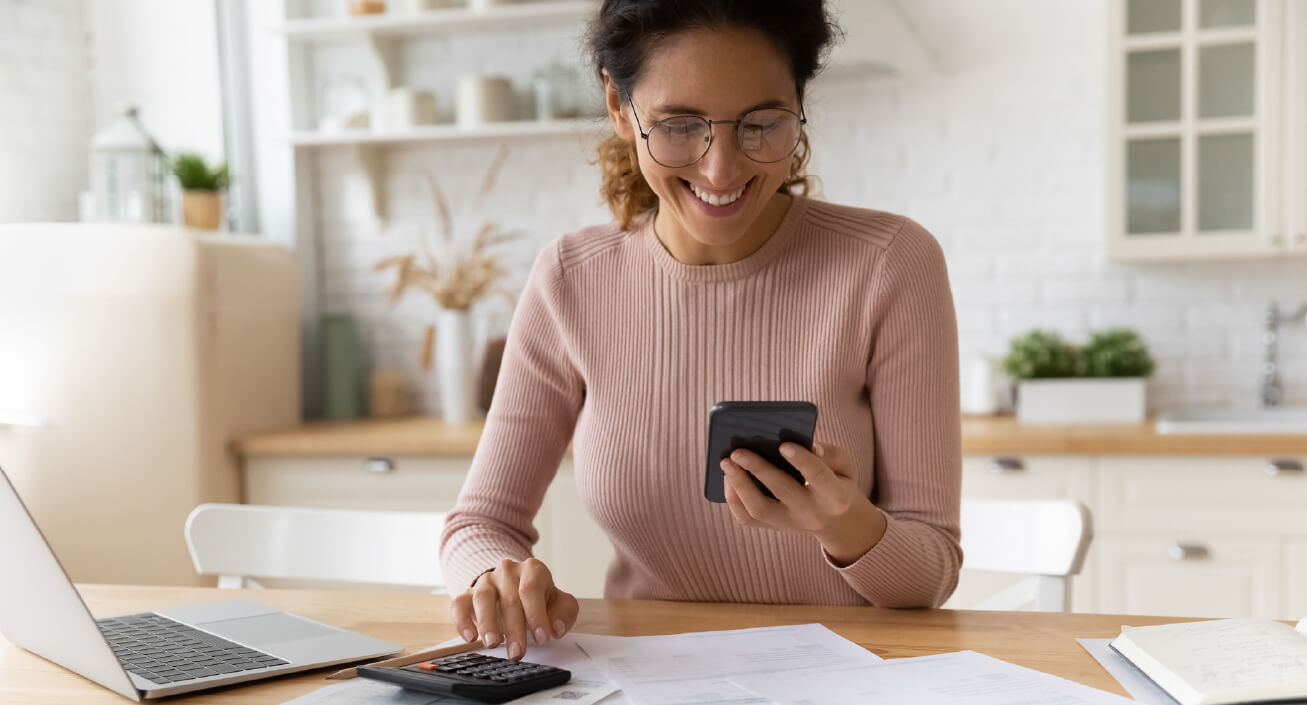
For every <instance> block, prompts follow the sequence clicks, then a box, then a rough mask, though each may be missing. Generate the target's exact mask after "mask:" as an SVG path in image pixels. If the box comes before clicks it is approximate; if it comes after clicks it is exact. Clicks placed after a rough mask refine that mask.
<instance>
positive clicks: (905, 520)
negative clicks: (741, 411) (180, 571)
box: [441, 197, 962, 606]
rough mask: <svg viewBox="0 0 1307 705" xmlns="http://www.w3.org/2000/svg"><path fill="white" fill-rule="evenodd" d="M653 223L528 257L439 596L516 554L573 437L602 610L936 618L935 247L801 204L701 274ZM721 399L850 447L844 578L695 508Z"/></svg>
mask: <svg viewBox="0 0 1307 705" xmlns="http://www.w3.org/2000/svg"><path fill="white" fill-rule="evenodd" d="M652 220H653V219H652V218H649V217H646V218H643V219H641V220H638V221H636V223H635V224H633V226H632V228H631V229H630V230H628V231H623V230H621V229H619V228H618V227H617V226H616V225H608V226H602V227H591V228H586V229H583V230H581V231H579V232H575V233H572V234H570V235H565V236H563V237H562V238H560V239H558V240H555V241H554V242H553V243H551V244H550V245H549V246H548V247H546V248H545V249H544V251H543V252H542V253H541V254H540V256H539V257H538V259H537V260H536V263H535V266H534V267H533V269H532V271H531V275H530V278H529V280H528V284H527V287H526V290H525V292H524V293H523V295H522V298H521V301H520V302H519V304H518V308H517V310H516V312H515V314H514V318H513V323H512V326H511V329H510V332H509V337H508V347H507V350H506V351H505V353H504V359H503V367H502V369H501V371H500V375H499V381H498V384H497V387H496V390H495V397H494V403H493V404H492V406H491V410H490V413H489V415H488V418H487V419H486V425H485V431H484V435H483V436H482V438H481V442H480V444H479V445H478V446H477V451H476V456H475V458H474V460H473V461H472V467H471V470H470V471H469V474H468V477H467V481H466V483H465V484H464V486H463V489H462V492H461V494H460V495H459V498H458V503H457V506H456V507H455V508H454V510H453V511H452V512H451V513H450V515H449V517H448V521H447V523H446V527H445V531H444V535H443V536H442V540H441V561H442V563H443V566H444V570H445V576H446V579H447V581H448V584H449V587H450V590H451V591H452V592H453V593H454V594H458V593H460V592H462V591H463V590H465V589H466V588H467V586H468V584H469V583H470V582H471V580H472V579H473V578H474V577H475V576H476V575H477V574H478V573H480V572H481V571H483V570H485V569H486V568H490V567H493V566H494V565H496V564H497V563H498V562H499V561H500V560H502V559H504V558H512V559H517V560H521V559H525V558H526V557H528V556H530V555H531V546H532V545H533V544H534V543H535V541H536V539H537V533H536V531H535V529H534V528H533V526H532V520H533V518H534V516H535V513H536V511H537V510H538V509H539V507H540V504H541V501H542V499H543V496H544V493H545V490H546V488H547V487H548V485H549V482H550V481H551V480H552V479H553V477H554V475H555V473H556V471H557V468H558V464H559V461H560V460H561V458H562V456H563V453H564V452H565V450H566V447H567V444H568V442H569V441H572V443H573V464H574V468H575V474H576V483H577V489H578V491H579V494H580V497H581V500H582V502H583V503H584V505H585V507H586V508H587V510H588V511H589V513H590V515H591V516H592V517H593V518H594V520H595V521H596V522H597V523H598V525H599V526H600V527H601V528H602V529H603V530H604V531H605V532H606V533H607V534H608V538H609V539H610V540H611V541H612V543H613V546H614V548H615V549H616V558H615V559H614V561H613V563H612V564H611V565H610V566H609V569H608V576H607V585H606V588H605V594H606V595H607V596H608V597H614V598H646V599H667V600H696V601H721V602H758V603H805V604H829V605H864V604H872V605H879V606H937V605H939V604H940V603H942V602H943V601H944V600H945V599H946V598H947V597H948V596H949V594H950V593H952V591H953V588H954V586H955V585H956V582H957V573H958V567H959V566H960V564H961V562H962V558H961V550H960V548H959V546H958V508H959V495H960V485H961V441H960V429H959V418H960V417H959V409H958V404H959V402H958V386H957V385H958V381H957V376H958V359H957V323H956V319H955V315H954V311H953V299H952V295H951V293H950V290H949V282H948V276H947V272H946V269H945V264H944V257H943V254H942V253H941V251H940V248H939V245H938V244H937V243H936V242H935V240H934V238H933V237H931V235H930V234H929V233H928V232H926V231H925V230H924V229H923V228H922V227H921V226H920V225H918V224H917V223H915V222H913V221H912V220H909V219H907V218H904V217H902V216H898V215H893V214H890V213H884V212H880V211H873V210H864V209H859V208H852V207H847V206H839V205H833V204H829V203H824V202H820V201H814V200H810V199H806V198H802V197H796V198H795V199H794V200H793V202H792V204H791V205H790V208H789V211H788V212H787V213H786V215H785V217H784V219H783V221H782V222H781V224H780V226H779V227H778V228H777V230H776V232H775V233H774V234H773V235H772V236H771V238H769V239H768V240H767V242H766V243H765V244H763V246H762V247H761V248H760V249H758V250H757V251H756V252H754V253H753V254H751V255H749V256H748V257H746V258H744V259H742V260H740V261H737V262H733V263H730V264H724V265H707V266H695V265H687V264H683V263H681V262H679V261H677V260H676V259H675V258H673V257H672V256H671V255H670V254H669V253H668V252H667V250H666V249H664V248H663V246H662V244H661V243H660V242H659V240H658V238H657V236H656V235H655V234H654V231H653V225H652ZM727 400H807V401H811V402H814V403H815V404H816V405H817V407H818V409H819V413H818V421H817V431H816V439H817V440H818V441H825V442H829V443H834V444H836V445H840V446H843V447H844V448H846V449H848V451H849V453H850V454H851V456H852V458H853V459H854V464H855V472H856V477H857V483H858V486H859V487H860V488H861V490H862V491H863V492H865V493H866V494H867V495H868V496H869V497H870V498H871V499H872V500H873V501H874V502H875V504H876V506H878V507H879V508H880V509H881V511H882V512H883V513H884V514H885V515H886V517H887V519H888V528H887V529H886V532H885V535H884V538H882V539H881V540H880V542H879V543H878V544H877V545H876V546H875V547H873V548H872V549H871V550H870V551H868V552H867V553H866V554H865V555H863V556H862V558H860V559H858V560H857V561H856V562H854V563H853V564H851V565H848V566H843V567H840V566H837V565H836V564H834V563H832V562H831V561H830V560H829V558H828V557H827V556H826V554H825V552H824V551H823V550H822V548H821V545H820V544H819V543H818V541H817V540H816V538H814V537H813V536H812V535H810V534H801V533H788V532H779V531H773V530H769V529H760V528H749V527H741V526H739V525H737V524H736V523H735V522H734V521H733V520H732V518H731V514H730V510H729V509H728V508H727V506H726V505H724V504H713V503H710V502H708V501H707V500H705V499H704V497H703V483H704V467H705V464H706V460H705V458H706V453H707V447H708V410H709V409H710V408H711V407H712V405H713V404H714V403H716V402H718V401H727ZM559 587H560V588H562V589H564V590H566V589H568V586H567V585H565V584H561V585H559Z"/></svg>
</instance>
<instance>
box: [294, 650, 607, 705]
mask: <svg viewBox="0 0 1307 705" xmlns="http://www.w3.org/2000/svg"><path fill="white" fill-rule="evenodd" d="M573 639H574V635H568V636H565V637H563V638H562V639H559V640H557V641H553V642H550V643H549V644H548V645H546V646H531V647H529V648H528V650H527V654H526V658H525V660H526V661H530V662H532V663H541V664H545V665H546V666H556V667H558V668H565V669H567V670H569V671H571V672H572V680H571V681H569V682H567V683H565V684H563V685H560V686H558V687H556V688H549V689H547V690H541V691H538V692H535V693H532V694H530V695H526V696H523V697H521V698H518V699H516V700H514V701H513V703H514V705H519V704H520V705H541V704H542V703H567V705H593V704H594V703H597V702H599V701H600V700H604V698H607V697H608V696H609V695H612V694H613V693H616V692H617V686H616V685H615V684H614V683H613V682H612V681H611V680H609V679H608V677H607V676H606V675H604V672H603V670H602V669H601V668H599V666H598V665H597V664H596V663H595V662H594V661H592V660H591V659H590V657H588V656H586V654H585V652H584V651H582V650H581V649H579V648H577V646H576V643H575V642H574V641H573ZM461 643H463V640H462V639H450V640H449V641H447V642H444V643H443V644H439V645H438V646H453V645H455V644H461ZM430 648H437V647H430ZM477 653H480V654H488V655H490V656H498V657H500V658H507V653H506V649H505V647H502V646H501V647H499V648H498V649H485V650H483V651H478V652H477ZM618 702H620V701H619V700H614V699H609V700H604V705H613V703H618ZM436 703H439V705H484V703H479V702H478V701H475V700H468V699H466V698H459V697H455V696H452V695H432V694H430V693H419V692H415V691H411V690H404V689H403V688H401V687H400V686H398V685H395V684H393V683H384V682H381V681H374V680H369V679H367V678H354V679H352V680H348V681H345V682H343V683H338V684H336V685H330V686H327V687H325V688H321V689H319V690H316V691H314V692H312V693H309V694H308V695H304V696H301V697H298V698H295V699H294V700H290V701H288V702H287V703H286V704H285V705H292V704H293V705H434V704H436Z"/></svg>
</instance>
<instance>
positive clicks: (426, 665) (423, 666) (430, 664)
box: [418, 661, 438, 671]
mask: <svg viewBox="0 0 1307 705" xmlns="http://www.w3.org/2000/svg"><path fill="white" fill-rule="evenodd" d="M418 668H420V669H422V670H424V671H434V670H436V669H437V668H438V666H436V664H435V662H434V661H428V662H426V663H419V664H418Z"/></svg>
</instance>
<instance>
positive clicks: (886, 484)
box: [827, 219, 962, 607]
mask: <svg viewBox="0 0 1307 705" xmlns="http://www.w3.org/2000/svg"><path fill="white" fill-rule="evenodd" d="M877 280H878V281H877V284H876V294H875V296H876V299H875V303H874V304H873V305H874V306H875V308H874V309H873V310H874V311H875V313H874V315H873V320H874V324H873V325H874V327H873V331H872V332H873V339H872V351H871V355H870V359H869V363H868V365H867V378H866V385H867V393H868V395H869V398H870V403H871V413H872V419H873V423H874V427H875V428H874V440H875V485H874V489H873V493H872V501H873V502H875V504H876V506H877V507H878V508H879V509H880V511H881V512H882V513H883V514H884V515H885V518H886V521H887V525H886V528H885V535H884V536H883V537H882V538H881V540H880V542H879V543H877V544H876V545H875V546H874V547H872V548H871V550H869V551H867V553H866V554H864V555H863V556H862V557H861V558H859V559H858V560H857V561H855V562H854V563H852V564H850V565H848V566H845V567H842V568H838V569H839V570H840V572H841V574H842V575H843V576H844V578H845V579H846V580H847V581H848V582H849V584H850V585H851V586H852V587H853V588H854V589H855V590H857V591H858V593H859V594H861V595H862V596H863V597H865V598H866V599H867V600H868V601H870V602H871V604H873V605H877V606H881V607H938V606H939V605H940V604H942V603H943V602H944V601H945V600H947V599H948V597H949V595H951V594H952V593H953V590H954V588H956V587H957V580H958V570H959V569H960V567H961V565H962V549H961V546H960V545H959V543H958V540H959V537H960V531H959V528H958V524H959V513H960V511H961V510H960V506H961V504H960V503H961V494H962V431H961V410H960V401H959V391H958V337H957V317H956V314H955V312H954V309H953V295H952V292H951V289H950V287H949V280H948V271H947V268H946V265H945V262H944V254H943V252H942V251H941V249H940V247H939V244H938V243H937V242H936V241H935V239H934V237H932V236H931V235H930V233H928V232H926V230H925V229H924V228H922V227H921V226H920V225H918V224H917V223H915V222H913V221H911V220H907V219H905V221H904V223H903V225H902V227H901V228H900V230H899V232H898V234H897V235H896V236H895V238H894V239H893V241H892V242H891V243H890V246H889V247H888V248H887V250H886V252H885V254H884V258H883V259H882V261H881V264H880V266H879V276H878V277H877ZM827 560H828V561H829V556H827ZM832 566H834V564H833V563H832Z"/></svg>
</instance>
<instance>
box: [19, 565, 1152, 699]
mask: <svg viewBox="0 0 1307 705" xmlns="http://www.w3.org/2000/svg"><path fill="white" fill-rule="evenodd" d="M80 589H81V591H82V595H83V597H84V598H85V599H86V602H87V604H88V606H89V607H90V608H91V612H92V613H93V614H95V615H96V616H97V617H107V616H112V615H117V614H126V613H130V612H139V611H148V610H150V609H158V608H161V607H164V606H167V605H173V604H180V603H185V602H202V601H206V600H218V599H226V598H231V597H247V598H250V599H255V600H259V601H262V602H265V603H268V604H273V605H277V606H280V607H283V608H285V609H288V610H291V611H294V612H298V613H300V614H302V615H304V616H306V617H311V618H313V619H317V620H320V621H322V622H325V623H327V624H331V625H334V626H338V627H344V628H347V629H353V630H356V631H359V632H362V633H364V634H367V635H369V636H374V637H377V638H379V639H385V640H386V641H390V642H392V643H395V644H401V645H403V646H404V647H406V648H407V649H409V650H414V649H418V648H423V647H426V646H430V645H432V644H436V643H438V642H441V641H444V640H446V639H449V638H451V637H453V636H454V628H453V626H452V625H451V624H450V619H449V598H448V597H443V596H437V595H428V594H424V593H411V592H392V591H385V592H343V591H319V590H217V589H214V588H182V587H135V586H118V585H83V586H80ZM1168 621H1178V620H1174V619H1166V618H1158V617H1122V616H1114V615H1086V614H1048V613H1033V612H977V611H953V610H891V609H882V608H873V607H863V608H854V607H804V606H782V607H778V606H771V605H718V604H703V603H679V602H644V601H633V600H582V601H581V618H580V620H579V621H578V622H577V625H576V630H577V631H581V632H590V633H597V634H617V635H623V636H636V635H648V634H673V633H679V632H689V631H702V630H713V629H743V628H746V627H764V626H775V625H782V624H805V623H809V622H820V623H822V624H824V625H826V626H827V627H829V628H830V629H832V630H834V631H835V632H837V633H839V634H840V635H842V636H844V637H845V638H847V639H850V640H852V641H855V642H857V643H858V644H861V645H862V646H864V647H866V648H867V649H870V650H871V651H873V652H875V653H876V654H878V655H880V656H882V657H884V658H900V657H904V656H921V655H924V654H934V653H943V652H948V651H958V650H962V649H971V650H974V651H979V652H981V653H985V654H989V655H990V656H994V657H996V658H1000V659H1003V660H1006V661H1010V662H1012V663H1016V664H1019V665H1022V666H1028V667H1030V668H1035V669H1038V670H1041V671H1045V672H1047V673H1052V674H1054V675H1058V676H1062V677H1064V678H1069V679H1072V680H1075V681H1079V682H1081V683H1084V684H1086V685H1090V686H1094V687H1096V688H1102V689H1103V690H1108V691H1111V692H1114V693H1118V694H1121V695H1125V691H1124V690H1122V689H1121V687H1120V686H1119V685H1118V684H1117V683H1116V681H1115V680H1114V679H1113V678H1112V677H1111V676H1109V675H1108V674H1107V672H1106V671H1104V670H1103V669H1102V668H1101V667H1100V666H1099V665H1098V663H1097V662H1095V661H1094V660H1093V659H1092V658H1091V657H1090V656H1089V655H1088V654H1086V653H1085V652H1084V651H1083V650H1082V649H1081V648H1080V645H1079V644H1077V643H1076V642H1075V638H1076V637H1112V636H1116V635H1117V634H1118V633H1119V632H1120V627H1121V625H1122V624H1132V625H1143V624H1160V623H1164V622H1168ZM527 657H528V658H530V652H529V651H528V654H527ZM334 670H336V669H334V668H329V669H320V670H316V671H310V672H308V673H302V674H296V675H292V676H286V677H283V678H279V679H273V680H269V681H262V682H256V683H249V684H244V685H237V686H231V687H228V688H226V689H223V690H219V691H210V692H208V693H201V694H196V695H183V696H178V697H175V698H172V699H169V700H166V701H165V702H186V703H188V705H189V704H190V703H229V704H231V705H250V704H252V703H274V704H275V703H282V702H285V701H287V700H290V699H292V698H295V697H298V696H300V695H304V694H305V693H308V692H311V691H313V690H316V689H318V688H321V687H323V686H325V685H329V684H330V683H331V682H330V681H326V680H323V678H324V676H325V675H326V674H327V673H330V672H331V671H334ZM123 702H127V701H126V700H124V699H123V698H122V697H120V696H119V695H117V694H116V693H113V692H111V691H108V690H105V689H103V688H101V687H100V686H98V685H96V684H94V683H91V682H90V681H87V680H84V679H83V678H81V677H80V676H77V675H75V674H73V673H71V672H69V671H66V670H64V669H62V668H60V667H59V666H56V665H54V664H52V663H50V662H48V661H45V660H44V659H41V658H39V657H37V656H33V655H32V654H29V653H28V652H26V651H23V650H22V649H19V648H18V647H16V646H14V645H12V644H10V643H9V642H8V641H5V640H4V639H3V638H0V703H3V704H5V705H8V704H9V703H24V704H33V705H36V704H54V703H58V704H59V705H64V704H66V703H79V704H80V703H114V704H120V703H123Z"/></svg>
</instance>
